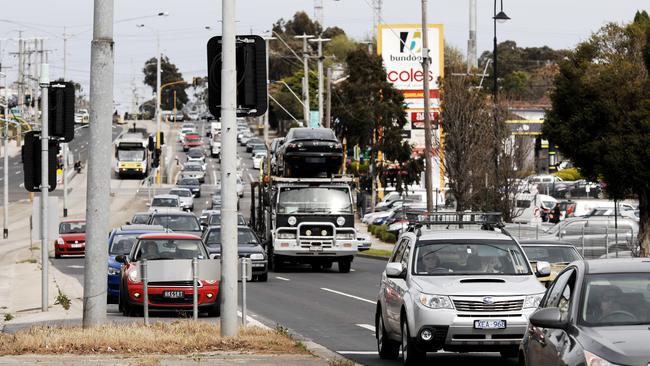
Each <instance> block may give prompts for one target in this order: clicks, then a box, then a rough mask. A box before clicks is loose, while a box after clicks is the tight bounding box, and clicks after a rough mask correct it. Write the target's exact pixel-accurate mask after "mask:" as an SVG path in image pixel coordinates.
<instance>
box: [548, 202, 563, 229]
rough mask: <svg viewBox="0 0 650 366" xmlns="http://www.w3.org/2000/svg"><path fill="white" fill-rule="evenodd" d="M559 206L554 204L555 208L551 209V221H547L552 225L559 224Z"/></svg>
mask: <svg viewBox="0 0 650 366" xmlns="http://www.w3.org/2000/svg"><path fill="white" fill-rule="evenodd" d="M560 215H561V212H560V204H559V203H556V204H555V207H553V211H552V212H551V219H550V220H549V221H550V222H551V223H553V224H557V223H558V222H560Z"/></svg>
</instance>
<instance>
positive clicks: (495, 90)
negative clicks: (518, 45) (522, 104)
mask: <svg viewBox="0 0 650 366" xmlns="http://www.w3.org/2000/svg"><path fill="white" fill-rule="evenodd" d="M492 19H493V21H494V39H493V42H494V43H493V50H492V56H493V58H494V62H493V65H492V67H493V69H492V70H493V73H494V75H493V76H494V80H492V102H493V103H494V111H493V114H494V185H495V188H496V190H495V194H494V210H495V211H496V210H498V205H499V204H498V202H499V196H498V194H496V192H497V191H498V186H499V126H498V122H499V103H498V95H499V86H498V79H499V75H498V67H497V61H498V54H497V53H498V48H497V22H499V23H503V22H505V21H506V20H508V19H510V18H509V17H508V16H507V15H506V13H504V12H503V0H501V11H499V13H497V0H494V16H493V17H492ZM486 204H487V202H486Z"/></svg>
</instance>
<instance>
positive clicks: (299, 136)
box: [293, 128, 336, 141]
mask: <svg viewBox="0 0 650 366" xmlns="http://www.w3.org/2000/svg"><path fill="white" fill-rule="evenodd" d="M293 138H294V139H296V140H312V139H314V140H329V141H336V136H334V132H333V131H332V130H328V129H325V128H322V129H321V128H317V129H300V130H295V131H294V132H293Z"/></svg>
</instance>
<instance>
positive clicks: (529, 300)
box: [524, 292, 544, 309]
mask: <svg viewBox="0 0 650 366" xmlns="http://www.w3.org/2000/svg"><path fill="white" fill-rule="evenodd" d="M543 297H544V293H543V292H542V293H541V294H535V295H528V296H526V299H525V300H524V309H530V308H533V309H536V308H537V307H538V306H539V303H540V302H541V301H542V298H543Z"/></svg>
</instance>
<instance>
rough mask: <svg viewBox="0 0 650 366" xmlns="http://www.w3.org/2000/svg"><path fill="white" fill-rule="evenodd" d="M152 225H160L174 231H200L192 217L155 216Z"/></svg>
mask: <svg viewBox="0 0 650 366" xmlns="http://www.w3.org/2000/svg"><path fill="white" fill-rule="evenodd" d="M151 224H152V225H160V226H162V227H164V228H167V229H171V230H174V231H201V227H200V226H199V222H198V220H197V219H196V217H194V216H174V215H157V216H154V218H153V220H152V222H151Z"/></svg>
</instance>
